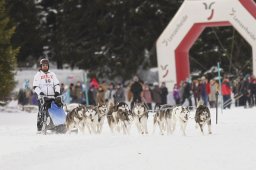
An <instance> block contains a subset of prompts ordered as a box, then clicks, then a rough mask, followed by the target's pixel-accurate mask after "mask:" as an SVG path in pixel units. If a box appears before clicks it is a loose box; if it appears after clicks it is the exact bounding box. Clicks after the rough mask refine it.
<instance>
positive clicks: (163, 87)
mask: <svg viewBox="0 0 256 170" xmlns="http://www.w3.org/2000/svg"><path fill="white" fill-rule="evenodd" d="M160 90H161V105H164V104H167V95H168V89H167V87H166V84H165V82H162V84H161V88H160Z"/></svg>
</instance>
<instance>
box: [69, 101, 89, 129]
mask: <svg viewBox="0 0 256 170" xmlns="http://www.w3.org/2000/svg"><path fill="white" fill-rule="evenodd" d="M85 110H86V108H85V106H83V105H78V106H77V107H76V108H74V109H73V110H71V111H70V112H68V114H67V116H66V127H67V133H71V131H72V130H73V129H74V128H76V129H78V130H79V131H80V132H83V130H84V112H85Z"/></svg>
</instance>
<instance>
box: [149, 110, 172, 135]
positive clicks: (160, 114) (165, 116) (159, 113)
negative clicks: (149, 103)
mask: <svg viewBox="0 0 256 170" xmlns="http://www.w3.org/2000/svg"><path fill="white" fill-rule="evenodd" d="M172 110H173V106H169V105H168V106H167V105H166V106H162V107H158V108H157V110H156V113H155V114H154V116H153V133H154V132H155V128H156V126H157V125H158V127H159V130H160V134H161V135H164V132H165V131H166V132H167V134H168V135H169V134H171V117H172Z"/></svg>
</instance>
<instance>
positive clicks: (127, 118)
mask: <svg viewBox="0 0 256 170" xmlns="http://www.w3.org/2000/svg"><path fill="white" fill-rule="evenodd" d="M132 119H133V118H132V114H131V111H130V110H129V107H128V105H127V104H126V103H125V102H120V103H118V104H116V105H114V104H113V103H112V104H111V105H110V107H109V111H108V114H107V120H108V125H109V127H110V130H111V132H112V133H115V132H118V133H119V132H120V130H121V129H123V134H129V133H130V127H131V121H132Z"/></svg>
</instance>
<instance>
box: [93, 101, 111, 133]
mask: <svg viewBox="0 0 256 170" xmlns="http://www.w3.org/2000/svg"><path fill="white" fill-rule="evenodd" d="M96 110H97V114H98V119H97V120H96V122H97V123H96V133H101V132H102V127H103V124H104V121H105V117H106V115H107V111H108V108H107V105H106V104H101V105H98V106H97V107H96Z"/></svg>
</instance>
